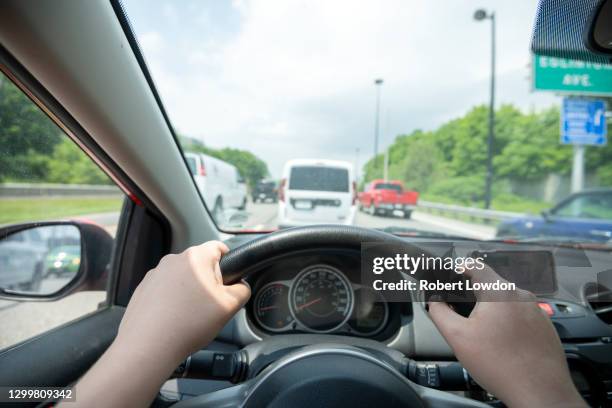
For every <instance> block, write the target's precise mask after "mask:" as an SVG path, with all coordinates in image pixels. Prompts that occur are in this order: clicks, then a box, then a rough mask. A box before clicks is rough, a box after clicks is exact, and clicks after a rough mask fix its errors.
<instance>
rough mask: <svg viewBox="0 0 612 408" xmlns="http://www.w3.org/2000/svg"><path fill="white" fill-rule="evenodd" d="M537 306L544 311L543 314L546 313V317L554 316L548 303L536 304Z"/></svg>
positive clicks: (553, 311)
mask: <svg viewBox="0 0 612 408" xmlns="http://www.w3.org/2000/svg"><path fill="white" fill-rule="evenodd" d="M538 306H539V307H540V309H542V310H543V311H544V313H546V315H548V317H550V316H553V315H554V314H555V310H554V309H553V308H552V306H551V305H550V303H546V302H538Z"/></svg>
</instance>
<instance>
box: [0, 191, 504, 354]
mask: <svg viewBox="0 0 612 408" xmlns="http://www.w3.org/2000/svg"><path fill="white" fill-rule="evenodd" d="M277 208H278V207H277V205H276V204H273V203H258V204H253V203H249V204H248V206H247V209H246V212H247V214H248V219H247V222H246V223H245V225H246V226H248V228H249V229H252V230H256V231H266V230H273V229H276V228H277V226H278V225H277V222H276V212H277ZM74 219H79V220H84V221H89V222H95V223H97V224H99V225H101V226H103V227H104V228H105V229H106V230H107V231H108V232H109V233H110V234H111V235H113V236H114V234H115V232H116V229H117V222H118V219H119V214H118V213H101V214H89V215H85V216H78V217H75V218H74ZM355 225H358V226H363V227H369V228H384V227H388V226H394V227H401V228H409V229H419V230H426V231H432V232H442V233H447V234H449V233H450V234H456V235H463V236H468V237H473V238H477V239H487V238H492V237H493V232H494V231H493V228H491V227H486V226H480V225H475V224H469V223H465V222H460V221H456V220H450V219H447V218H442V217H439V216H433V215H430V214H425V213H421V212H419V211H415V212H414V213H413V217H412V219H409V220H406V219H403V218H400V217H380V216H372V215H368V214H365V213H360V212H359V213H357V215H356V218H355ZM65 282H66V279H65V278H64V279H63V280H62V279H57V278H50V279H48V280H45V281H44V282H43V289H45V290H48V291H52V289H56V288H59V287H61V286H62V285H63V284H64V283H65ZM105 297H106V294H105V293H104V292H79V293H75V294H73V295H70V296H68V297H66V298H64V299H61V300H59V301H55V302H9V301H0V327H2V330H0V349H2V348H4V347H8V346H10V345H12V344H15V343H16V342H18V341H21V340H25V339H28V338H30V337H32V336H34V335H37V334H40V333H43V332H45V331H47V330H49V329H51V328H54V327H57V326H59V325H61V324H64V323H67V322H69V321H71V320H74V319H76V318H78V317H80V316H82V315H84V314H86V313H89V312H93V311H94V310H96V309H97V307H98V305H99V304H100V303H101V302H103V301H104V300H105Z"/></svg>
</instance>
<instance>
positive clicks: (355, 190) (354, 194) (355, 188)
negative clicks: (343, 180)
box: [353, 181, 357, 205]
mask: <svg viewBox="0 0 612 408" xmlns="http://www.w3.org/2000/svg"><path fill="white" fill-rule="evenodd" d="M355 204H357V183H355V182H354V181H353V205H355Z"/></svg>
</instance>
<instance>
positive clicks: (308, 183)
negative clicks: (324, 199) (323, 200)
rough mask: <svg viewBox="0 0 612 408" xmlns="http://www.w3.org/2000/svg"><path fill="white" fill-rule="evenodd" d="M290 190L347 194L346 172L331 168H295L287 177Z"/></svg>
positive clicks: (347, 176) (347, 181)
mask: <svg viewBox="0 0 612 408" xmlns="http://www.w3.org/2000/svg"><path fill="white" fill-rule="evenodd" d="M289 189H290V190H313V191H334V192H347V191H348V190H349V175H348V170H346V169H339V168H333V167H318V166H296V167H293V168H291V175H290V176H289Z"/></svg>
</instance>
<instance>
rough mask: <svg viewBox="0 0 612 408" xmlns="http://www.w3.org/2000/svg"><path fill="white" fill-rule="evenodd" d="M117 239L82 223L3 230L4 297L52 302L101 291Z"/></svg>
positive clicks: (0, 269)
mask: <svg viewBox="0 0 612 408" xmlns="http://www.w3.org/2000/svg"><path fill="white" fill-rule="evenodd" d="M112 249H113V238H112V237H111V236H110V234H109V233H108V232H106V230H104V229H103V228H102V227H100V226H98V225H96V224H91V223H84V222H73V221H51V222H37V223H27V224H19V225H10V226H7V227H4V228H0V299H7V300H13V301H15V300H17V301H23V300H38V301H49V300H56V299H60V298H62V297H65V296H67V295H69V294H71V293H74V292H76V291H79V290H103V289H105V286H106V280H107V279H106V278H107V275H108V266H109V263H110V258H111V253H112Z"/></svg>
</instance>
